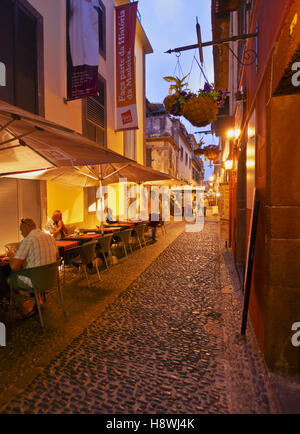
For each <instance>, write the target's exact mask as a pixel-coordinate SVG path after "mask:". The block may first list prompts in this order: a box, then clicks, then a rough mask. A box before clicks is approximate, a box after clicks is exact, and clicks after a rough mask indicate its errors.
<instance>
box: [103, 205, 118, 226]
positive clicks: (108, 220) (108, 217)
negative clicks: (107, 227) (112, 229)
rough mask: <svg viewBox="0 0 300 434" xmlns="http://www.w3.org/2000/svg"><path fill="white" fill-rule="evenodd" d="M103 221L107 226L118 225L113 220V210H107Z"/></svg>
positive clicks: (116, 221)
mask: <svg viewBox="0 0 300 434" xmlns="http://www.w3.org/2000/svg"><path fill="white" fill-rule="evenodd" d="M105 220H106V223H107V224H110V223H118V220H115V219H114V216H113V210H112V209H111V208H108V210H107V214H106V217H105Z"/></svg>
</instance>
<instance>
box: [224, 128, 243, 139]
mask: <svg viewBox="0 0 300 434" xmlns="http://www.w3.org/2000/svg"><path fill="white" fill-rule="evenodd" d="M240 135H241V130H240V129H239V128H236V129H235V130H234V129H230V130H228V131H227V138H228V139H233V138H235V139H238V138H239V137H240Z"/></svg>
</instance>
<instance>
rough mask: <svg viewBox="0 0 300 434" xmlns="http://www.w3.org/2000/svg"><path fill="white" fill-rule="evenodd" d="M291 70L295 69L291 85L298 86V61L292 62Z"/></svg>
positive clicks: (299, 74)
mask: <svg viewBox="0 0 300 434" xmlns="http://www.w3.org/2000/svg"><path fill="white" fill-rule="evenodd" d="M292 71H296V72H295V73H294V74H293V75H292V85H293V86H295V87H298V86H300V62H295V63H293V64H292Z"/></svg>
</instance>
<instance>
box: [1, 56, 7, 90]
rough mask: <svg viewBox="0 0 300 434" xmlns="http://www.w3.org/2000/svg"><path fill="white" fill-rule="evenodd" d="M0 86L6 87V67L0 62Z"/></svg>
mask: <svg viewBox="0 0 300 434" xmlns="http://www.w3.org/2000/svg"><path fill="white" fill-rule="evenodd" d="M0 86H2V87H4V86H6V66H5V64H4V63H3V62H0Z"/></svg>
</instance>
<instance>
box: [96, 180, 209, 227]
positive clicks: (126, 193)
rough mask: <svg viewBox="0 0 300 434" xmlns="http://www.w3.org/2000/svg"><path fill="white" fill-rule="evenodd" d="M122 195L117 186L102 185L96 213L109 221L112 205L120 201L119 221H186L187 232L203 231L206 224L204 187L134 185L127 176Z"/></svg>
mask: <svg viewBox="0 0 300 434" xmlns="http://www.w3.org/2000/svg"><path fill="white" fill-rule="evenodd" d="M118 194H119V197H118V200H117V193H116V190H115V188H114V187H113V186H111V185H104V186H100V187H99V188H98V190H97V194H96V197H97V199H98V203H97V207H96V216H97V218H98V220H99V221H100V222H105V219H106V212H107V209H109V208H111V207H113V206H111V205H110V204H116V203H118V204H119V220H124V221H127V220H142V221H148V220H149V217H150V219H151V221H164V222H167V221H170V220H171V218H173V219H174V221H175V222H179V221H185V222H186V228H185V230H186V232H200V231H202V229H203V226H204V187H202V186H188V185H185V186H173V187H171V188H170V187H168V186H160V187H158V186H151V188H150V189H149V187H148V188H147V187H146V186H144V185H140V186H137V185H130V184H128V183H127V180H126V179H125V178H123V179H120V182H119V192H118Z"/></svg>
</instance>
